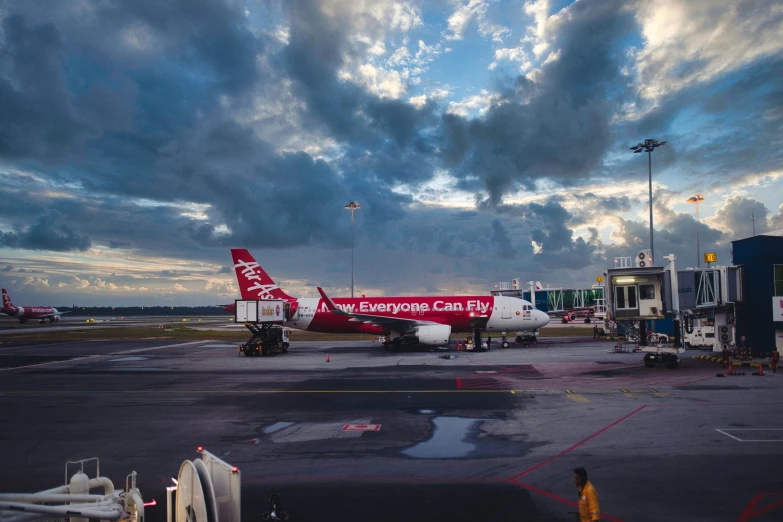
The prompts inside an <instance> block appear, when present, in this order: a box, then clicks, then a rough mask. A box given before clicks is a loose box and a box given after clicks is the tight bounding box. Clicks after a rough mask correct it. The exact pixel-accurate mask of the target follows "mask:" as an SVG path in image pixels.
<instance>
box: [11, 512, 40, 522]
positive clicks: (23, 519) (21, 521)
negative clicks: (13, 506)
mask: <svg viewBox="0 0 783 522" xmlns="http://www.w3.org/2000/svg"><path fill="white" fill-rule="evenodd" d="M45 516H46V515H41V514H40V513H30V514H27V515H14V516H10V517H7V516H5V515H3V513H0V520H2V521H3V522H32V521H33V520H38V519H40V518H44V517H45Z"/></svg>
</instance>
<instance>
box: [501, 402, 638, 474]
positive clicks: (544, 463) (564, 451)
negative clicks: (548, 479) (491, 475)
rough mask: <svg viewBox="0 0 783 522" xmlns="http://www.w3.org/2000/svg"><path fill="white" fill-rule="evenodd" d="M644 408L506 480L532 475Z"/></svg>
mask: <svg viewBox="0 0 783 522" xmlns="http://www.w3.org/2000/svg"><path fill="white" fill-rule="evenodd" d="M646 407H647V405H646V404H645V405H644V406H640V407H638V408H636V409H635V410H633V411H632V412H631V413H629V414H628V415H626V416H624V417H621V418H619V419H617V420H616V421H614V422H613V423H611V424H610V425H608V426H605V427H603V428H601V429H600V430H598V431H596V432H595V433H593V434H592V435H590V436H589V437H587V438H584V439H582V440H580V441H579V442H577V443H576V444H574V445H573V446H571V447H570V448H568V449H566V450H563V451H561V452H560V453H558V454H557V455H555V456H554V457H549V458H548V459H546V460H545V461H543V462H540V463H538V464H536V465H535V466H533V467H532V468H528V469H526V470H525V471H523V472H522V473H518V474H516V475H514V476H513V477H511V478H510V479H508V480H509V481H510V482H513V481H515V480H516V479H518V478H519V477H524V476H525V475H527V474H529V473H532V472H534V471H536V470H537V469H541V468H543V467H544V466H546V465H547V464H549V463H550V462H552V461H554V460H556V459H559V458H560V457H562V456H563V455H565V454H567V453H570V452H571V451H573V450H575V449H576V448H578V447H579V446H581V445H582V444H585V443H587V442H588V441H590V440H592V439H594V438H595V437H597V436H599V435H600V434H602V433H603V432H605V431H606V430H608V429H609V428H612V427H613V426H617V425H618V424H620V423H621V422H623V421H624V420H625V419H627V418H629V417H631V416H633V415H636V414H637V413H639V412H640V411H642V410H643V409H645V408H646Z"/></svg>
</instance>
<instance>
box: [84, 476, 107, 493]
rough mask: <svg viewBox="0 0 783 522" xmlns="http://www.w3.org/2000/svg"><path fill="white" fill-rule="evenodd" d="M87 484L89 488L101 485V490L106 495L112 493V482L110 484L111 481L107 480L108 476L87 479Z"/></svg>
mask: <svg viewBox="0 0 783 522" xmlns="http://www.w3.org/2000/svg"><path fill="white" fill-rule="evenodd" d="M87 485H89V486H90V489H92V488H97V487H98V486H103V491H104V494H106V495H111V494H112V493H114V484H112V481H111V480H109V477H95V478H91V479H90V480H89V481H87Z"/></svg>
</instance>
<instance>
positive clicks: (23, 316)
mask: <svg viewBox="0 0 783 522" xmlns="http://www.w3.org/2000/svg"><path fill="white" fill-rule="evenodd" d="M0 313H1V314H3V315H10V316H12V317H16V318H17V319H19V322H20V323H22V324H24V323H26V322H27V321H29V320H30V319H39V320H40V321H41V324H44V323H45V322H46V320H47V319H49V322H50V323H53V322H55V321H59V320H60V316H61V315H62V314H67V313H69V312H60V311H59V310H57V308H53V307H51V306H14V305H13V303H12V302H11V298H10V297H8V292H6V291H5V288H3V308H2V309H0Z"/></svg>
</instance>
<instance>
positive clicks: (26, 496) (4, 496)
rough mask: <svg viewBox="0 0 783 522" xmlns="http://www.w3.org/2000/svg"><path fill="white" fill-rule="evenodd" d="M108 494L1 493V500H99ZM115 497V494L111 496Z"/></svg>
mask: <svg viewBox="0 0 783 522" xmlns="http://www.w3.org/2000/svg"><path fill="white" fill-rule="evenodd" d="M106 497H107V495H68V494H65V493H48V494H44V493H0V501H6V502H99V501H102V500H105V499H106ZM109 498H110V499H114V496H113V495H112V496H109Z"/></svg>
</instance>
